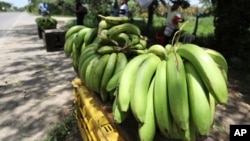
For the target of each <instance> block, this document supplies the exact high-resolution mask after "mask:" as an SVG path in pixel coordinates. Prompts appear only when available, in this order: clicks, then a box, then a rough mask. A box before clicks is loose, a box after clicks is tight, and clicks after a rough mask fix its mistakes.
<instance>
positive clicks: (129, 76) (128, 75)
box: [117, 54, 150, 112]
mask: <svg viewBox="0 0 250 141" xmlns="http://www.w3.org/2000/svg"><path fill="white" fill-rule="evenodd" d="M148 57H150V55H149V54H143V55H138V56H136V57H134V58H133V59H131V60H130V61H129V62H128V64H127V65H126V67H125V68H124V70H123V73H122V75H121V78H120V81H119V87H118V95H117V97H118V99H117V101H118V104H119V106H120V107H121V110H122V111H123V112H126V111H128V109H129V104H130V99H131V94H132V93H133V90H134V83H135V80H136V76H137V71H138V69H139V67H138V66H140V64H141V63H142V62H143V61H144V60H145V59H146V58H148Z"/></svg>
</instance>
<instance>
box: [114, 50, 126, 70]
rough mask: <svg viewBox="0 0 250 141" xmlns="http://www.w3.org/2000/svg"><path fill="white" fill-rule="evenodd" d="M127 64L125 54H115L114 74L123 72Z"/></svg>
mask: <svg viewBox="0 0 250 141" xmlns="http://www.w3.org/2000/svg"><path fill="white" fill-rule="evenodd" d="M127 64H128V58H127V56H126V54H125V53H122V52H119V53H118V54H117V61H116V65H115V71H114V73H117V72H120V71H121V70H123V69H124V68H125V67H126V65H127Z"/></svg>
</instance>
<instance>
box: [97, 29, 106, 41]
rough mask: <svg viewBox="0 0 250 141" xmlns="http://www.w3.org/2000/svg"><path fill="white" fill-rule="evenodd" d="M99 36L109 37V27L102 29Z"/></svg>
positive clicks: (102, 37)
mask: <svg viewBox="0 0 250 141" xmlns="http://www.w3.org/2000/svg"><path fill="white" fill-rule="evenodd" d="M97 36H98V37H99V38H101V39H108V29H103V30H100V31H99V33H98V35H97Z"/></svg>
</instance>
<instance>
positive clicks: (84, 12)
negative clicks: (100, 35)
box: [76, 3, 87, 16]
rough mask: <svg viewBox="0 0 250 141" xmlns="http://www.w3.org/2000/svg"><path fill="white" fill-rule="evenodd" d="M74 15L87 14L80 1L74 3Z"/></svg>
mask: <svg viewBox="0 0 250 141" xmlns="http://www.w3.org/2000/svg"><path fill="white" fill-rule="evenodd" d="M80 9H82V10H81V11H79V10H80ZM76 11H77V12H76V15H77V16H84V15H85V14H87V9H86V7H84V6H83V5H82V4H81V3H77V4H76Z"/></svg>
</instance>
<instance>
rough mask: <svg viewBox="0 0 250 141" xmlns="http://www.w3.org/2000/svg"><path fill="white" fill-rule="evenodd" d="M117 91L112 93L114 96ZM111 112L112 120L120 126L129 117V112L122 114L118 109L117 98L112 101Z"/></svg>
mask: <svg viewBox="0 0 250 141" xmlns="http://www.w3.org/2000/svg"><path fill="white" fill-rule="evenodd" d="M117 91H118V90H117V89H116V90H115V92H114V95H117ZM112 112H113V115H114V120H115V122H116V123H118V124H120V123H122V122H123V121H124V120H125V119H126V118H127V117H128V115H129V111H128V112H123V111H122V110H121V108H120V107H119V105H118V103H117V96H116V97H115V99H114V101H113V105H112Z"/></svg>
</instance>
